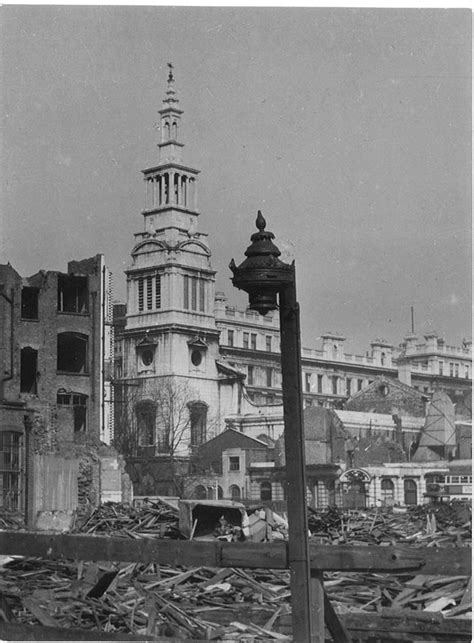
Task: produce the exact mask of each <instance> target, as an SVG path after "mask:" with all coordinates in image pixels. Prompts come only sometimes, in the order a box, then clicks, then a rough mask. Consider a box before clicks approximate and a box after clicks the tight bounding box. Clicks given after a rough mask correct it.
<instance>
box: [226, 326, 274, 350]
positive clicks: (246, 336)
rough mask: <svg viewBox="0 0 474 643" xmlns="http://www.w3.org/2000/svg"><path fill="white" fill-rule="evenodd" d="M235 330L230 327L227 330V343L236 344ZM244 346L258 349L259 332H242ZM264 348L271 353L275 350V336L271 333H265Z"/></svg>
mask: <svg viewBox="0 0 474 643" xmlns="http://www.w3.org/2000/svg"><path fill="white" fill-rule="evenodd" d="M235 334H236V333H235V331H234V330H231V329H229V330H228V331H227V345H228V346H236V344H235ZM242 348H249V349H251V350H253V351H256V350H257V333H247V332H244V333H242ZM264 350H266V351H268V352H269V353H271V352H272V350H274V348H273V337H272V336H271V335H265V348H264Z"/></svg>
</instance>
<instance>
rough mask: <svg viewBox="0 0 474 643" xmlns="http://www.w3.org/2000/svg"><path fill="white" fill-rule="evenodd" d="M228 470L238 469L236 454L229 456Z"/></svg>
mask: <svg viewBox="0 0 474 643" xmlns="http://www.w3.org/2000/svg"><path fill="white" fill-rule="evenodd" d="M229 471H240V458H239V456H238V455H231V456H230V457H229Z"/></svg>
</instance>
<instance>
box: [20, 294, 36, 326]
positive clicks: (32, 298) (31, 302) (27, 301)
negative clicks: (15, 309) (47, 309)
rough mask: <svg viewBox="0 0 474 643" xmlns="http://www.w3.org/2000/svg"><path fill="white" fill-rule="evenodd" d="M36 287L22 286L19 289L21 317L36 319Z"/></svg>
mask: <svg viewBox="0 0 474 643" xmlns="http://www.w3.org/2000/svg"><path fill="white" fill-rule="evenodd" d="M38 295H39V290H38V288H29V287H26V288H23V289H22V291H21V318H22V319H38Z"/></svg>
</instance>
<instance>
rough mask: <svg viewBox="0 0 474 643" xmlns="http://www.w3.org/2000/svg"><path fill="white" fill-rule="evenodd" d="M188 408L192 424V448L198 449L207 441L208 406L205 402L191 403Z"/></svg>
mask: <svg viewBox="0 0 474 643" xmlns="http://www.w3.org/2000/svg"><path fill="white" fill-rule="evenodd" d="M188 407H189V420H190V423H191V446H192V447H197V446H199V445H200V444H202V443H203V442H205V441H206V433H207V409H208V406H207V404H206V403H205V402H190V403H189V404H188Z"/></svg>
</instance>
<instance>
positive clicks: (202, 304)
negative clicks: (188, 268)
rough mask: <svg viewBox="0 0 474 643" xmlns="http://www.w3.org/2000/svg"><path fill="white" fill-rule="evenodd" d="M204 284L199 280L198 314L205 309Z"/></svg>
mask: <svg viewBox="0 0 474 643" xmlns="http://www.w3.org/2000/svg"><path fill="white" fill-rule="evenodd" d="M205 287H206V284H205V283H204V281H203V280H202V279H200V280H199V310H200V312H202V313H203V312H204V310H205V309H206V291H205Z"/></svg>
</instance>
